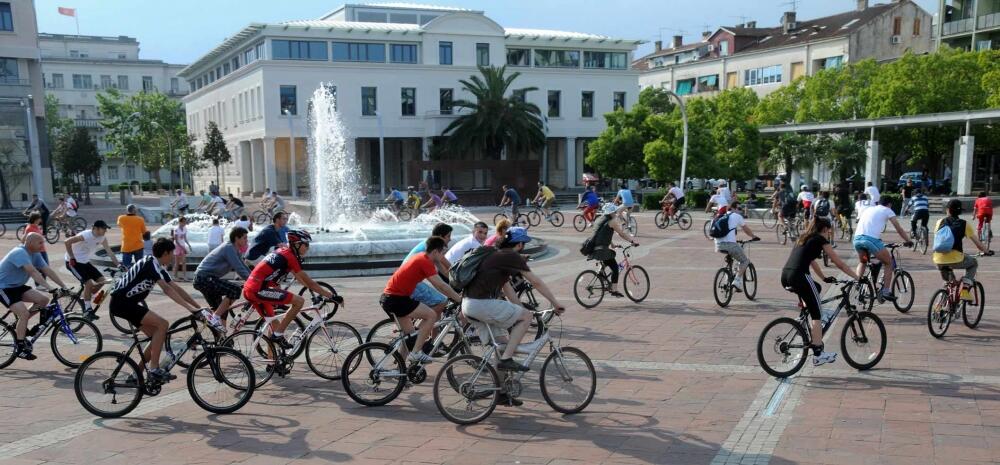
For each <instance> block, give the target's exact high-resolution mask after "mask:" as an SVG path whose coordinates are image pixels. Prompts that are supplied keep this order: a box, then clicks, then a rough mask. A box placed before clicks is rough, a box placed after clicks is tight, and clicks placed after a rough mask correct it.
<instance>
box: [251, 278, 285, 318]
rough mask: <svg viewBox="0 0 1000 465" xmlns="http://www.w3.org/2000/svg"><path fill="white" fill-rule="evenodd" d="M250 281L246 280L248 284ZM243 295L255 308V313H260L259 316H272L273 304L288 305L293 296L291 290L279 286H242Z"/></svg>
mask: <svg viewBox="0 0 1000 465" xmlns="http://www.w3.org/2000/svg"><path fill="white" fill-rule="evenodd" d="M251 283H252V281H247V284H248V285H249V284H251ZM243 297H244V298H245V299H247V302H250V303H251V304H252V305H253V307H254V308H255V309H257V313H260V315H261V316H264V317H272V316H274V306H275V305H288V304H290V303H292V297H294V296H293V295H292V293H291V292H288V291H286V290H284V289H282V288H280V287H268V286H244V287H243Z"/></svg>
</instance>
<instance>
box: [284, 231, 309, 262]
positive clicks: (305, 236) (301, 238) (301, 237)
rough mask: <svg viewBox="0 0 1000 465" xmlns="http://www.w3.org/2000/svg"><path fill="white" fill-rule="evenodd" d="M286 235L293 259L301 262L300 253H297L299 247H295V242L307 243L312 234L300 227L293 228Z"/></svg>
mask: <svg viewBox="0 0 1000 465" xmlns="http://www.w3.org/2000/svg"><path fill="white" fill-rule="evenodd" d="M287 237H288V248H289V249H292V253H293V254H295V259H296V260H298V261H299V263H302V262H303V261H304V260H303V259H302V255H300V254H299V248H298V247H296V244H306V245H309V243H311V242H312V236H311V235H309V233H307V232H305V231H303V230H301V229H293V230H291V231H288V234H287Z"/></svg>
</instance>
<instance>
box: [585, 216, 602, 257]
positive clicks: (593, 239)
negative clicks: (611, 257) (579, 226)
mask: <svg viewBox="0 0 1000 465" xmlns="http://www.w3.org/2000/svg"><path fill="white" fill-rule="evenodd" d="M607 227H608V224H607V223H606V222H605V223H601V225H600V226H598V227H597V229H596V230H594V233H593V234H591V235H590V237H588V238H586V239H584V240H583V244H581V245H580V254H581V255H583V256H584V257H589V256H591V255H593V254H594V249H596V248H597V245H598V244H597V237H598V236H599V235H600V233H601V232H603V231H604V228H607Z"/></svg>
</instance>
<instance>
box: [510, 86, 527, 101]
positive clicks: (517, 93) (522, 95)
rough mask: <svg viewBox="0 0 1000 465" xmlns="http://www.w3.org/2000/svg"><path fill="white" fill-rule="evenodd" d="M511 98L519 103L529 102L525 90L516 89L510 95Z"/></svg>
mask: <svg viewBox="0 0 1000 465" xmlns="http://www.w3.org/2000/svg"><path fill="white" fill-rule="evenodd" d="M510 98H511V99H512V100H514V101H517V102H524V101H527V100H528V91H526V90H524V89H514V91H513V92H511V94H510Z"/></svg>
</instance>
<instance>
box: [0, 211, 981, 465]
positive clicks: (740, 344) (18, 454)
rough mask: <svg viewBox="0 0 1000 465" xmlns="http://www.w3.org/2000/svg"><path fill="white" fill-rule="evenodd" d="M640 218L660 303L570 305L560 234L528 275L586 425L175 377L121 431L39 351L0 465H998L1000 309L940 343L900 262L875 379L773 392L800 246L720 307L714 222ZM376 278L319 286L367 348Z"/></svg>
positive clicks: (53, 250)
mask: <svg viewBox="0 0 1000 465" xmlns="http://www.w3.org/2000/svg"><path fill="white" fill-rule="evenodd" d="M568 216H572V214H570V215H568ZM638 218H639V228H640V232H639V235H640V239H641V241H642V246H641V247H640V248H639V249H637V252H636V253H635V255H634V256H633V263H635V264H640V265H642V266H644V267H645V268H646V270H647V271H648V272H649V273H650V275H651V277H652V280H653V286H652V291H651V293H650V296H649V298H648V299H646V301H645V302H642V303H639V304H634V303H632V302H630V301H628V300H625V299H615V298H612V297H610V296H609V297H608V299H606V300H605V301H604V303H602V304H601V305H600V306H599V307H598V308H595V309H592V310H586V309H583V308H581V307H579V305H577V304H576V303H575V302H574V301H573V294H572V283H573V279H574V277H575V276H576V274H578V273H579V272H580V271H582V270H583V269H585V268H587V267H588V264H586V263H585V262H584V261H583V259H582V257H581V256H580V255H579V254H578V252H577V249H578V248H579V244H580V242H581V240H582V239H583V237H584V235H583V233H577V232H576V231H574V230H573V229H572V227H571V226H570V223H569V221H567V225H566V226H564V227H563V228H561V229H558V230H557V229H554V228H552V227H551V226H548V227H540V228H537V231H536V229H532V233H533V234H537V235H539V236H541V237H543V238H545V239H547V240H548V241H549V243H550V244H551V246H552V247H554V251H555V253H554V254H553V256H552V257H550V258H546V259H543V260H539V261H537V262H532V267H533V269H534V270H535V271H536V272H537V273H538V274H539V275H540V276H542V277H543V278H544V279H546V281H548V282H549V283H550V284H551V285H552V287H553V289H555V292H556V293H557V295H558V297H559V298H560V299H562V300H563V301H564V302H567V303H569V304H570V309H569V311H568V312H567V314H566V315H565V317H564V318H563V319H562V322H561V326H559V325H557V327H556V330H558V331H559V334H560V335H561V337H562V343H563V345H572V346H575V347H579V348H580V349H583V350H584V351H585V352H586V353H587V354H589V356H590V357H591V358H592V359H593V360H594V362H595V365H596V366H597V371H598V385H597V395H596V397H595V399H594V401H593V403H592V404H591V405H590V406H589V407H588V408H587V410H585V411H584V412H583V413H580V414H577V415H570V416H566V415H561V414H558V413H556V412H554V411H553V410H552V409H551V408H549V406H548V405H547V404H546V403H545V402H544V400H543V399H542V397H541V395H540V393H539V387H538V385H537V371H536V372H533V373H530V374H529V375H528V376H527V379H529V380H535V381H534V382H533V383H529V385H528V386H527V387H526V389H525V395H524V400H525V404H524V406H522V407H519V408H510V407H498V408H497V410H496V411H495V412H494V413H493V415H492V416H491V417H490V418H488V419H487V420H485V421H483V422H482V423H479V424H477V425H473V426H467V427H458V426H456V425H454V424H452V423H450V422H448V421H447V420H445V419H444V418H443V417H441V415H440V414H439V413H438V411H437V409H436V408H435V406H434V400H433V394H432V386H431V385H432V383H431V382H425V383H424V384H422V385H417V386H414V387H412V388H409V389H408V390H406V391H404V392H403V394H402V395H401V396H400V397H399V398H398V399H396V400H395V401H394V402H392V403H391V404H389V405H388V406H384V407H378V408H366V407H362V406H360V405H357V404H355V403H354V402H353V401H352V400H351V399H350V398H349V397H348V396H347V395H346V394H345V393H344V392H343V388H342V386H341V384H340V382H339V381H336V382H335V381H324V380H321V379H319V378H317V377H316V376H315V375H313V374H312V372H311V371H309V369H308V368H307V367H306V366H305V363H303V362H302V361H300V363H298V364H297V365H296V366H295V367H294V369H293V372H292V374H291V375H290V376H289V377H287V378H284V379H274V380H272V381H270V382H269V383H268V384H267V385H265V386H264V387H263V388H261V389H259V390H258V391H257V392H256V393H255V394H254V397H253V400H252V401H251V403H250V404H248V405H247V406H245V407H244V408H243V409H242V410H240V411H239V412H238V413H237V414H233V415H225V416H219V415H211V414H208V413H207V412H205V411H203V410H201V409H200V408H198V407H197V406H196V405H195V404H194V403H193V402H192V401H191V399H190V397H189V395H188V393H187V390H186V388H185V387H184V383H183V378H180V379H178V381H174V382H173V383H171V384H168V385H167V386H166V387H165V389H164V391H163V393H161V394H160V395H159V396H157V397H153V398H145V399H144V400H143V402H142V404H140V406H139V408H138V409H137V410H136V411H134V412H133V413H132V414H130V415H129V416H127V417H126V418H122V419H115V420H96V419H95V418H94V417H93V416H91V415H90V414H89V413H87V412H86V411H84V410H83V408H82V407H80V405H79V403H78V402H77V400H76V398H75V396H74V394H73V392H72V383H73V376H74V372H73V371H71V370H69V369H67V368H64V367H63V366H62V365H60V364H58V362H56V361H55V360H54V358H53V357H52V355H51V353H50V350H49V349H48V347H47V346H48V344H47V343H46V344H44V347H40V348H39V350H38V351H37V352H38V355H39V359H38V360H37V361H35V362H30V363H29V362H25V361H22V360H18V361H16V362H14V364H13V365H11V366H10V367H8V368H6V369H4V370H2V372H0V392H3V395H0V408H2V409H3V412H4V414H3V415H0V463H5V464H37V463H102V464H116V463H123V464H125V463H127V464H135V463H142V464H144V465H152V464H158V463H165V464H166V463H169V464H178V463H212V464H219V463H243V464H252V463H262V464H281V463H330V462H349V463H456V464H457V463H469V464H483V463H523V464H531V463H550V464H556V463H559V464H563V463H581V464H594V463H671V464H681V463H696V464H728V463H744V464H768V463H770V464H785V463H823V464H845V465H846V464H850V465H855V464H882V463H886V464H890V463H900V464H925V463H926V464H949V465H950V464H963V463H970V464H971V463H992V462H997V461H1000V361H998V359H997V358H996V356H995V353H994V352H993V350H995V348H996V347H998V346H1000V339H998V335H1000V316H998V310H1000V309H998V306H997V305H996V304H993V303H992V302H991V301H990V300H989V299H988V302H987V307H986V313H985V316H984V321H983V323H982V324H981V325H980V326H979V328H978V329H976V330H970V329H968V328H966V327H964V326H963V325H961V323H958V324H957V325H953V326H952V328H951V330H950V331H949V332H948V335H947V336H946V337H945V338H944V339H942V340H935V339H933V338H931V336H930V335H929V334H928V332H927V328H926V308H927V302H928V300H929V298H930V295H931V293H932V292H933V291H934V290H935V289H936V288H938V287H939V286H940V284H941V283H940V277H939V276H938V273H937V271H936V270H935V269H934V268H933V266H932V265H931V263H930V259H929V256H920V255H916V254H914V253H912V252H904V253H903V259H902V265H903V266H904V267H905V268H906V269H907V270H909V271H910V272H911V273H912V274H913V277H914V279H915V280H916V283H917V289H916V290H917V296H916V302H915V304H914V306H913V310H912V311H911V312H910V313H909V314H900V313H898V312H896V311H895V310H894V309H892V308H891V306H888V305H884V306H880V307H877V308H876V312H877V313H878V314H879V315H880V316H882V317H883V318H884V320H885V322H886V326H887V329H888V338H889V347H888V352H887V354H886V355H885V358H884V359H883V360H882V362H881V363H880V364H879V365H878V366H877V367H876V368H875V369H873V370H871V371H868V372H857V371H855V370H853V369H850V367H848V366H847V365H846V364H845V363H844V362H843V361H838V362H837V363H835V364H832V365H827V366H823V367H819V368H815V369H814V368H812V367H811V366H807V367H806V369H804V370H803V371H802V372H801V373H800V375H799V376H797V377H795V378H792V379H791V380H789V381H787V382H778V381H777V380H774V379H771V378H770V377H768V376H767V375H766V374H765V373H764V372H763V370H761V369H760V368H759V367H758V366H757V359H756V356H755V352H754V347H755V344H756V340H757V337H758V335H759V333H760V331H761V329H762V328H763V326H764V325H765V324H766V323H767V322H769V321H771V320H773V319H775V318H777V317H779V316H795V315H796V310H795V302H794V299H793V296H792V295H791V294H789V293H787V292H785V291H784V290H783V289H782V288H781V287H780V285H779V283H778V276H779V270H780V268H781V266H782V265H783V264H784V261H785V259H786V258H787V255H788V251H789V249H790V248H789V247H788V246H781V245H778V244H777V243H776V241H775V236H774V232H773V230H763V228H762V227H761V225H760V222H759V220H753V221H751V222H750V225H751V227H752V228H753V229H754V230H755V231H758V234H759V235H761V236H762V237H763V239H764V240H763V242H761V243H759V244H754V245H753V246H752V248H751V250H750V252H749V254H750V257H751V258H752V259H753V261H754V263H755V265H756V267H757V270H758V274H759V275H760V282H761V285H760V290H759V292H758V296H757V299H756V301H754V302H749V301H747V299H746V298H745V297H744V296H743V295H741V294H737V295H736V296H735V297H734V299H733V303H732V304H730V306H729V308H726V309H721V308H719V307H718V306H717V305H716V304H715V302H714V301H713V299H712V296H711V280H712V277H713V276H714V273H715V271H716V269H718V268H719V267H720V266H722V263H723V262H722V257H721V256H720V255H718V254H716V253H715V252H714V250H713V248H712V245H711V243H710V242H709V241H707V240H706V239H705V238H704V236H703V235H702V232H701V230H700V227H701V225H702V223H703V222H704V217H703V216H701V215H696V220H695V226H694V227H693V228H692V229H691V230H689V231H679V230H678V229H675V228H674V227H672V228H671V229H668V230H659V229H656V228H655V227H654V226H653V224H652V214H651V213H642V214H639V215H638ZM568 219H570V218H568ZM115 234H116V233H115V232H112V242H113V243H114V242H115V241H116V240H117V239H116V236H115ZM11 236H12V234H8V235H7V236H6V237H4V238H2V239H0V251H2V252H6V250H9V248H10V247H12V246H13V245H14V243H15V242H14V240H13V238H12V237H11ZM889 236H890V237H894V236H895V235H894V234H890V235H889ZM60 247H61V245H56V246H51V245H50V246H49V253H50V255H52V256H53V257H59V256H60V255H61V253H59V252H58V250H61V249H60ZM839 250H840V251H842V252H846V251H847V250H848V247H842V248H840V249H839ZM980 263H981V265H980V275H979V276H980V279H981V281H982V282H983V283H984V285H985V288H986V290H987V293H993V292H996V291H995V290H996V289H998V288H1000V286H998V285H1000V270H998V267H997V266H996V263H995V262H994V261H993V260H992V259H990V258H985V259H980ZM57 268H59V269H60V270H62V266H61V264H60V265H57ZM64 274H65V273H64ZM66 278H67V279H71V278H69V276H68V275H66ZM385 280H386V278H385V277H368V278H349V279H328V280H327V281H328V282H330V283H331V284H333V285H334V286H335V287H336V288H337V289H338V291H339V292H340V293H341V294H342V295H344V296H345V297H346V299H347V303H348V305H347V308H346V310H345V311H342V312H341V313H340V314H339V316H340V317H341V318H343V319H344V320H345V321H347V322H349V323H351V324H353V325H355V326H356V327H358V329H359V330H361V332H362V333H364V332H365V331H366V330H367V328H368V327H370V326H371V325H372V324H374V323H375V322H376V321H378V320H380V319H381V318H383V314H382V312H381V310H380V309H379V308H378V306H377V303H376V299H377V296H378V294H379V292H380V291H381V289H382V287H383V286H384V284H385ZM186 286H190V284H186ZM994 295H995V294H994ZM198 298H199V299H200V296H198ZM149 302H150V306H151V307H152V308H153V309H155V310H156V311H157V312H159V313H161V314H163V315H166V316H168V317H169V318H170V319H174V318H177V317H180V316H182V311H179V310H177V309H176V308H175V306H174V305H173V304H171V303H168V302H167V300H166V298H165V297H164V296H163V295H162V294H159V293H154V294H153V295H152V296H151V298H150V301H149ZM102 314H103V315H104V317H103V318H102V319H101V320H99V321H98V323H99V326H100V328H101V330H102V332H103V333H104V334H105V348H106V349H113V348H120V347H122V344H123V342H125V341H126V339H125V338H123V337H122V336H120V335H119V334H118V333H117V332H116V331H115V330H114V328H113V327H112V326H111V325H110V323H109V322H108V318H107V313H106V310H102ZM840 318H841V319H842V318H843V316H841V317H840ZM835 335H836V336H839V331H836V334H835ZM831 342H832V344H831V346H839V344H838V343H835V342H834V341H833V340H832V338H831ZM838 350H839V348H838ZM541 359H542V357H539V362H536V364H535V366H534V368H535V369H538V368H540V360H541ZM432 367H433V365H432ZM435 371H436V369H434V368H432V369H431V378H429V379H430V380H433V376H434V374H435Z"/></svg>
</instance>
